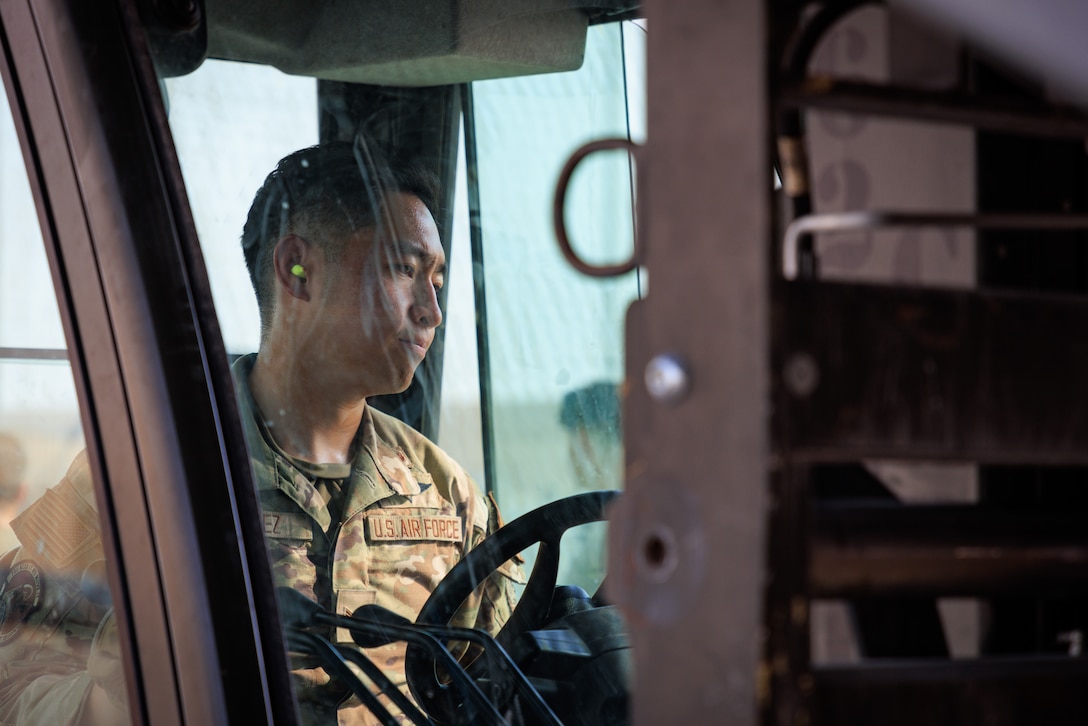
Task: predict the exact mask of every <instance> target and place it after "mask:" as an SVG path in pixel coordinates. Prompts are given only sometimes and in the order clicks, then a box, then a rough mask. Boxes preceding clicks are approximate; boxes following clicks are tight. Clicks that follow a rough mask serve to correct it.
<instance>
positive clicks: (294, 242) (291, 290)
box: [272, 234, 314, 301]
mask: <svg viewBox="0 0 1088 726" xmlns="http://www.w3.org/2000/svg"><path fill="white" fill-rule="evenodd" d="M313 259H314V249H313V246H312V245H311V244H310V243H309V242H307V241H306V240H305V239H303V238H302V237H299V236H298V235H297V234H288V235H284V236H283V237H281V238H280V241H279V242H277V243H276V246H275V248H274V249H273V250H272V267H273V269H274V270H275V273H276V284H277V285H278V286H279V287H281V288H283V289H284V290H285V291H286V292H287V294H288V295H290V296H291V297H294V298H298V299H299V300H306V301H309V300H310V285H308V284H307V281H308V272H307V270H308V269H309V267H310V264H309V263H310V262H311V260H313Z"/></svg>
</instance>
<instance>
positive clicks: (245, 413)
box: [232, 353, 430, 529]
mask: <svg viewBox="0 0 1088 726" xmlns="http://www.w3.org/2000/svg"><path fill="white" fill-rule="evenodd" d="M256 359H257V356H256V354H254V353H251V354H249V355H246V356H243V357H241V358H239V359H238V360H237V361H236V362H235V364H234V366H233V368H232V372H233V373H234V379H235V383H236V385H237V388H238V402H239V407H240V409H241V415H242V424H243V426H244V428H245V434H246V443H247V444H248V445H249V451H250V459H251V461H252V464H253V474H254V477H255V479H256V482H257V488H258V489H278V490H280V491H281V492H283V493H284V494H285V495H287V496H288V497H290V498H291V500H293V501H294V502H295V503H296V504H298V506H299V507H300V508H301V509H302V511H304V512H306V514H308V515H309V516H310V517H312V518H313V519H314V520H315V521H316V522H317V523H318V524H319V525H320V526H321V528H322V529H327V528H328V526H329V524H330V521H331V517H330V515H329V511H328V508H327V507H326V504H325V500H324V497H322V496H321V494H319V493H318V492H317V490H316V489H315V488H314V482H313V480H311V479H310V478H308V477H307V476H306V475H305V474H303V473H302V472H301V471H299V470H298V469H297V468H296V467H295V466H293V465H292V464H291V462H290V460H289V459H288V458H287V457H285V456H283V455H282V454H280V453H279V452H277V451H275V450H274V449H273V448H272V447H271V446H269V444H268V442H267V441H266V440H265V437H264V436H263V435H262V434H261V430H260V426H259V425H258V420H257V416H259V415H260V413H259V410H258V408H257V404H256V402H255V401H254V399H253V393H252V392H251V391H250V389H249V374H250V372H251V371H252V370H253V363H254V361H256ZM358 441H359V447H358V450H357V452H356V454H355V460H354V461H353V462H352V468H351V477H350V479H349V486H348V487H347V488H346V492H345V494H346V495H347V498H346V499H345V501H344V509H343V516H344V517H345V518H347V517H349V516H351V515H353V514H355V513H356V512H358V511H361V510H363V509H366V508H367V507H369V506H371V505H372V504H374V503H375V502H378V501H381V500H382V499H385V498H387V497H390V496H393V495H397V494H399V495H401V496H404V497H412V496H414V495H416V494H419V493H420V492H421V491H423V490H424V489H426V488H427V487H428V486H430V481H429V478H428V477H426V474H422V476H419V477H417V475H416V470H415V469H414V467H413V466H412V463H411V461H410V460H409V459H408V457H407V456H406V455H405V453H404V451H403V450H402V449H401V448H400V447H399V446H395V445H393V444H390V443H389V442H387V441H386V440H385V439H384V438H382V437H381V436H380V435H379V434H378V431H377V429H376V428H375V426H374V416H373V415H372V413H371V409H370V406H369V405H368V406H367V407H366V409H365V410H364V412H363V419H362V421H361V422H360V427H359V439H358ZM420 478H422V479H424V482H425V483H423V484H422V485H421V483H420V481H419V479H420Z"/></svg>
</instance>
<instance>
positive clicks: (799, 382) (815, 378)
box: [782, 353, 820, 398]
mask: <svg viewBox="0 0 1088 726" xmlns="http://www.w3.org/2000/svg"><path fill="white" fill-rule="evenodd" d="M782 373H783V378H785V381H786V387H787V388H788V389H789V390H790V393H792V394H793V395H795V396H797V397H799V398H808V397H809V396H811V395H812V392H813V391H815V390H816V386H818V385H820V366H819V365H817V363H816V359H815V358H813V357H812V356H811V355H809V354H808V353H794V354H793V355H791V356H790V357H789V360H787V361H786V366H785V370H783V372H782Z"/></svg>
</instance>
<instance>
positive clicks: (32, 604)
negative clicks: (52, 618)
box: [0, 560, 42, 645]
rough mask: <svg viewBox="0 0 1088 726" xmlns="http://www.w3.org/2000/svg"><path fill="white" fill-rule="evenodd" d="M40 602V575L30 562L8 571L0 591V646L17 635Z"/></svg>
mask: <svg viewBox="0 0 1088 726" xmlns="http://www.w3.org/2000/svg"><path fill="white" fill-rule="evenodd" d="M41 602H42V573H41V570H39V569H38V566H37V565H36V564H34V563H33V562H31V561H30V560H23V561H22V562H20V563H18V564H16V565H15V566H13V567H12V568H11V570H9V571H8V577H7V579H6V580H5V581H4V588H3V590H0V645H4V644H6V643H7V642H8V641H10V640H11V639H12V638H14V637H15V636H16V635H17V634H18V633H19V629H20V628H21V627H22V625H23V622H24V621H25V620H26V619H27V617H28V616H29V615H30V614H31V613H32V612H34V611H35V610H37V609H38V606H39V605H41Z"/></svg>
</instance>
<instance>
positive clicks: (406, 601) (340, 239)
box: [235, 143, 519, 724]
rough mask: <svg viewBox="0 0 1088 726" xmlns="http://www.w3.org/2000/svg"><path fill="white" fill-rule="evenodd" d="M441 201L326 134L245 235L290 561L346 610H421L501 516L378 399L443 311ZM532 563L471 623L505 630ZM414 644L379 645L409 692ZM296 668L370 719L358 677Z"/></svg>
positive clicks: (301, 689)
mask: <svg viewBox="0 0 1088 726" xmlns="http://www.w3.org/2000/svg"><path fill="white" fill-rule="evenodd" d="M434 198H435V194H434V188H433V186H432V185H431V184H430V182H429V177H428V176H427V175H426V174H424V173H422V172H420V171H419V170H417V169H415V168H413V167H411V166H408V165H390V166H386V165H385V164H383V163H382V162H381V161H379V160H378V159H377V158H375V156H374V155H372V153H371V150H370V149H368V148H367V147H365V146H362V145H355V146H353V145H352V144H348V143H334V144H326V145H322V146H318V147H314V148H311V149H305V150H303V151H300V152H296V153H295V154H292V155H291V156H288V157H287V158H285V159H284V160H283V161H281V162H280V164H279V166H278V167H277V168H276V170H275V171H274V172H273V173H272V174H270V175H269V177H268V179H267V180H266V181H265V183H264V185H263V186H262V187H261V189H260V191H258V193H257V195H256V197H255V199H254V202H253V205H252V207H251V210H250V214H249V218H248V220H247V222H246V226H245V231H244V233H243V236H242V244H243V250H244V252H245V256H246V263H247V266H248V267H249V271H250V277H251V280H252V282H253V286H254V290H255V291H256V293H257V300H258V307H259V309H260V312H261V330H262V336H261V344H260V350H259V352H258V353H257V354H256V355H254V356H247V357H245V358H243V359H241V360H239V361H238V363H237V364H236V366H235V379H236V381H237V382H238V387H239V389H240V400H241V404H242V405H241V408H242V412H243V420H244V422H245V425H246V426H247V429H248V435H247V439H248V441H249V442H250V448H251V454H252V458H253V464H254V472H255V474H256V479H257V483H258V488H259V490H260V496H261V501H262V505H263V510H264V525H265V535H266V537H267V540H268V543H269V547H270V550H271V557H272V567H273V574H274V576H275V578H276V580H277V581H278V582H279V583H280V584H283V585H288V586H290V587H292V588H294V589H296V590H298V591H299V592H301V593H303V594H304V595H306V596H307V597H308V598H310V599H312V600H314V601H316V602H317V603H319V604H320V605H322V606H323V607H325V608H326V609H329V610H335V611H336V612H337V613H340V614H345V615H347V614H351V613H352V612H353V611H354V610H355V609H356V608H358V607H360V606H361V605H366V604H371V603H376V604H378V605H381V606H383V607H385V608H388V609H389V610H392V611H393V612H395V613H397V614H398V615H402V616H404V617H406V618H408V619H409V620H415V618H416V615H417V614H418V613H419V610H420V608H421V607H422V606H423V604H424V602H426V600H427V597H428V596H429V595H430V593H431V592H432V591H433V590H434V588H435V586H436V585H437V584H438V582H439V581H440V580H441V579H442V577H443V576H444V575H445V574H446V572H448V571H449V569H450V568H451V567H452V566H453V565H454V564H456V563H457V562H458V561H459V560H460V559H461V557H462V556H463V554H464V553H465V551H467V550H468V549H469V548H471V547H473V546H475V545H476V544H478V543H479V542H480V541H481V540H482V539H483V538H484V536H485V535H486V534H487V533H488V532H490V531H492V530H493V529H494V528H495V527H496V526H497V523H498V513H497V511H496V510H495V507H494V503H493V502H490V501H488V500H487V499H485V498H484V497H483V496H482V495H481V493H480V491H479V489H478V488H477V486H476V484H475V483H474V482H473V481H472V479H471V478H470V477H469V476H468V475H467V474H466V473H465V471H464V470H463V469H462V468H461V467H460V466H458V465H457V463H456V462H454V461H453V460H452V459H451V458H450V457H449V456H448V455H447V454H446V453H445V452H443V451H442V450H441V449H439V448H438V447H437V446H435V445H434V444H433V443H431V442H430V441H428V440H427V439H426V438H424V437H423V436H422V435H421V434H419V433H417V432H416V431H414V430H413V429H411V428H410V427H409V426H407V425H405V424H403V423H401V422H400V421H398V420H396V419H394V418H392V417H391V416H388V415H385V414H383V413H381V412H380V411H377V410H375V409H374V408H373V407H371V406H369V405H367V398H369V397H371V396H376V395H381V394H389V393H398V392H401V391H404V390H405V389H406V388H407V387H408V385H409V383H410V382H411V380H412V376H413V375H414V373H415V370H416V367H417V366H418V365H419V363H420V362H421V361H422V360H423V357H424V355H426V353H427V349H428V348H429V346H430V344H431V341H432V340H433V338H434V331H435V328H436V327H437V326H438V325H439V324H440V323H441V321H442V312H441V310H440V309H439V306H438V290H439V288H440V287H441V286H442V284H443V282H444V278H445V269H446V265H445V255H444V252H443V249H442V245H441V241H440V239H439V236H438V228H437V226H436V225H435V222H434V215H433V209H434ZM517 577H519V573H518V572H517V569H516V566H514V565H511V566H510V567H509V568H504V569H502V570H500V571H499V572H497V573H496V574H495V575H493V576H492V577H491V578H490V579H489V581H487V582H486V583H484V584H483V585H482V586H481V587H480V588H479V589H478V590H477V591H476V592H475V593H474V594H473V596H472V597H470V598H469V600H468V601H467V602H466V603H465V604H464V605H463V606H462V608H461V609H460V610H459V612H458V614H457V616H456V618H455V623H454V624H456V625H460V626H466V627H478V628H483V629H486V630H489V631H491V632H495V631H496V630H497V629H498V627H499V626H500V625H501V624H502V623H503V622H505V620H506V617H507V616H508V615H509V612H510V610H511V608H512V606H513V595H512V588H511V584H512V580H513V579H515V578H517ZM329 635H330V636H331V637H332V638H333V639H334V640H335V641H338V642H342V643H350V642H351V639H350V636H349V635H348V634H347V633H345V632H337V633H330V634H329ZM404 649H405V646H404V644H403V643H394V644H391V645H388V646H384V647H382V648H376V649H372V650H370V651H367V654H368V655H369V656H370V658H371V659H372V660H373V661H374V662H375V663H376V664H377V665H378V666H379V667H381V668H382V669H383V670H384V671H385V672H386V674H387V675H388V676H389V677H390V679H391V680H392V681H393V682H394V683H396V684H398V686H400V687H401V688H402V689H403V688H404V682H405V679H404ZM295 665H296V666H297V668H296V675H297V679H296V683H297V695H298V700H299V706H300V709H301V712H302V716H303V721H305V722H307V723H335V722H336V721H337V720H339V722H340V723H342V724H345V723H351V724H354V723H369V722H371V719H370V717H369V714H368V713H367V712H366V709H365V708H363V707H362V706H361V705H360V704H359V703H358V701H357V700H356V699H355V697H354V696H352V697H351V698H347V697H348V690H347V688H346V686H345V685H344V684H343V683H338V682H330V679H329V676H328V675H327V674H326V673H325V671H324V670H323V669H321V668H320V667H318V666H317V665H316V664H315V663H313V662H311V661H309V660H306V659H301V658H299V659H297V660H296V661H295ZM344 699H347V700H344ZM337 717H338V719H337Z"/></svg>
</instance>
